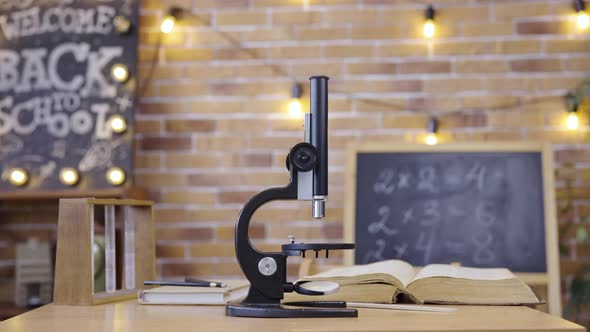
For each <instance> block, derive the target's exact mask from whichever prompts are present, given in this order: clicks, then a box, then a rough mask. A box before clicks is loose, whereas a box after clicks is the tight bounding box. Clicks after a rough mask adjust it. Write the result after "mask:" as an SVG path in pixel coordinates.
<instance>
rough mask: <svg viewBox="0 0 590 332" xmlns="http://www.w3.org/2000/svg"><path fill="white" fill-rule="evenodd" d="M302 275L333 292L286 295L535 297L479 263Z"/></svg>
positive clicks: (446, 300) (512, 301) (386, 264)
mask: <svg viewBox="0 0 590 332" xmlns="http://www.w3.org/2000/svg"><path fill="white" fill-rule="evenodd" d="M302 280H306V281H319V280H327V281H334V282H337V283H339V284H340V286H341V288H340V290H339V291H338V292H337V293H335V294H330V295H324V296H313V297H312V296H306V295H299V294H288V295H287V296H286V300H287V301H309V300H315V301H350V302H368V303H399V302H406V303H407V302H410V303H442V304H489V305H516V304H539V303H541V301H539V299H538V298H537V297H536V296H535V294H534V293H533V291H532V290H531V288H530V287H529V286H527V285H526V284H525V283H524V282H522V281H521V280H520V279H518V278H517V277H516V276H514V274H512V272H510V271H509V270H507V269H479V268H469V267H461V266H453V265H444V264H432V265H428V266H425V267H423V268H419V267H413V266H411V265H410V264H408V263H406V262H404V261H400V260H388V261H383V262H378V263H373V264H368V265H357V266H352V267H345V268H340V269H335V270H331V271H327V272H324V273H320V274H318V275H315V276H311V277H305V278H303V279H302Z"/></svg>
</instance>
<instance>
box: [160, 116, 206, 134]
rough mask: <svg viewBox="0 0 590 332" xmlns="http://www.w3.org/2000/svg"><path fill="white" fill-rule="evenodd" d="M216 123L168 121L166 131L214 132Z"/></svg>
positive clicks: (183, 120) (186, 120)
mask: <svg viewBox="0 0 590 332" xmlns="http://www.w3.org/2000/svg"><path fill="white" fill-rule="evenodd" d="M214 130H215V121H211V120H188V119H182V120H166V131H171V132H189V133H194V132H212V131H214Z"/></svg>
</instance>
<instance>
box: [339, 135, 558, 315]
mask: <svg viewBox="0 0 590 332" xmlns="http://www.w3.org/2000/svg"><path fill="white" fill-rule="evenodd" d="M384 152H385V153H424V152H436V153H438V152H440V153H445V152H540V153H541V161H542V176H543V195H544V196H543V200H544V215H545V250H546V259H547V273H524V274H519V277H521V278H522V279H524V281H525V282H529V283H533V284H537V285H538V284H542V285H545V284H546V285H547V297H548V299H547V302H548V306H549V312H550V313H551V314H553V315H558V316H561V291H560V274H559V252H558V236H557V219H556V207H555V191H554V190H555V189H554V188H555V179H554V167H553V152H552V148H551V145H550V144H548V143H540V142H522V141H520V142H519V141H516V142H481V143H450V144H439V145H433V146H430V145H421V144H392V143H387V142H364V143H358V144H353V145H350V146H349V147H348V150H347V156H346V190H345V199H344V240H345V242H354V241H355V223H356V211H355V210H356V200H357V198H356V193H357V188H356V182H357V181H356V179H357V158H358V154H359V153H384ZM354 262H355V251H354V250H347V251H345V252H344V263H345V265H353V264H354Z"/></svg>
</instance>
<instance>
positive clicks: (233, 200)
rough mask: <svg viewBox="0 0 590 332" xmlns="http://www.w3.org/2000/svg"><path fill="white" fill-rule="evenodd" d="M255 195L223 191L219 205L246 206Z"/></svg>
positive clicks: (245, 192) (247, 192) (246, 192)
mask: <svg viewBox="0 0 590 332" xmlns="http://www.w3.org/2000/svg"><path fill="white" fill-rule="evenodd" d="M255 194H257V193H256V192H252V191H223V192H221V193H219V203H221V204H244V203H246V202H247V201H248V200H249V199H250V198H252V196H254V195H255Z"/></svg>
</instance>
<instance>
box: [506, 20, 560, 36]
mask: <svg viewBox="0 0 590 332" xmlns="http://www.w3.org/2000/svg"><path fill="white" fill-rule="evenodd" d="M516 31H517V32H518V34H520V35H547V34H557V33H560V32H563V28H562V23H561V22H555V21H531V22H520V23H518V25H517V26H516Z"/></svg>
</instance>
